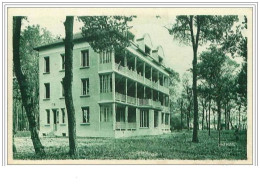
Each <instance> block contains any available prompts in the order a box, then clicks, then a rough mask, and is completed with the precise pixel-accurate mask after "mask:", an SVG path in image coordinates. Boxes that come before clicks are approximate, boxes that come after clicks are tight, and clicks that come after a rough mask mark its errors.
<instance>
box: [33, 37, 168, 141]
mask: <svg viewBox="0 0 260 192" xmlns="http://www.w3.org/2000/svg"><path fill="white" fill-rule="evenodd" d="M36 50H38V51H39V85H40V86H39V87H40V90H39V93H40V96H39V99H40V100H39V106H40V135H41V136H46V135H48V134H53V135H57V136H67V135H68V123H67V112H66V106H65V99H64V89H63V85H62V78H63V77H64V75H65V65H64V61H65V57H64V53H65V49H64V44H63V42H62V41H58V42H55V43H52V44H49V45H45V46H41V47H37V48H36ZM163 63H164V53H163V49H162V47H161V46H158V47H157V48H155V49H153V46H152V42H151V39H150V36H149V35H148V34H145V35H144V36H143V37H142V38H139V39H137V40H136V41H135V42H134V41H133V42H132V43H131V45H130V46H129V47H127V48H126V49H125V50H112V51H103V52H100V53H97V52H95V51H94V50H93V49H92V48H91V47H90V45H89V44H88V43H87V42H85V41H84V39H83V38H82V37H81V35H75V37H74V49H73V90H72V91H73V102H74V108H75V117H76V131H77V136H83V137H126V136H137V135H157V134H162V133H169V132H170V108H169V105H170V102H169V71H168V70H167V69H166V68H165V66H164V64H163Z"/></svg>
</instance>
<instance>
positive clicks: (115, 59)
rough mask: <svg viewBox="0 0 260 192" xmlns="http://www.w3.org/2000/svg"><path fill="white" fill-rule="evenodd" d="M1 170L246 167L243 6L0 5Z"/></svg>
mask: <svg viewBox="0 0 260 192" xmlns="http://www.w3.org/2000/svg"><path fill="white" fill-rule="evenodd" d="M7 15H8V18H7V20H8V77H9V78H8V90H9V92H8V104H9V105H8V164H252V163H253V139H252V138H253V126H252V122H253V119H252V101H253V98H252V97H253V96H252V95H253V94H252V93H253V87H252V85H253V79H252V66H253V54H252V53H253V51H252V47H253V44H252V42H253V35H252V33H253V27H254V26H253V17H252V15H253V9H252V8H250V7H244V8H242V7H240V8H236V7H234V8H232V7H229V8H214V7H212V8H199V7H198V8H196V9H194V8H178V7H174V6H169V7H164V8H159V7H158V8H156V7H147V8H141V7H139V8H138V7H135V8H131V7H121V8H118V7H117V8H116V7H115V8H112V7H107V8H100V7H99V8H98V7H92V8H90V7H87V6H86V7H82V8H76V7H74V8H73V7H72V8H68V7H60V8H58V7H34V8H33V7H20V8H12V7H10V8H8V13H7Z"/></svg>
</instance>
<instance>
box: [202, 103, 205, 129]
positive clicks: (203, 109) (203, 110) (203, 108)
mask: <svg viewBox="0 0 260 192" xmlns="http://www.w3.org/2000/svg"><path fill="white" fill-rule="evenodd" d="M204 112H205V106H204V104H203V100H202V122H201V129H202V130H203V129H204V116H205V113H204Z"/></svg>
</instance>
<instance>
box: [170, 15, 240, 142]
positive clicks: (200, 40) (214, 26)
mask: <svg viewBox="0 0 260 192" xmlns="http://www.w3.org/2000/svg"><path fill="white" fill-rule="evenodd" d="M235 21H238V17H237V16H216V15H212V16H211V15H180V16H177V17H176V20H175V24H173V26H171V28H167V29H168V31H169V33H170V34H171V35H174V37H176V38H178V39H180V41H182V42H184V43H189V42H191V44H192V50H193V60H192V73H193V83H192V90H193V104H194V118H193V121H194V122H193V136H192V141H193V142H198V141H199V140H198V98H197V54H198V48H199V45H202V44H205V43H206V42H208V41H210V42H219V41H221V40H223V37H224V35H225V34H226V32H227V31H230V30H231V27H232V26H233V23H234V22H235ZM195 29H196V33H195Z"/></svg>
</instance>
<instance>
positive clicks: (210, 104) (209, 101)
mask: <svg viewBox="0 0 260 192" xmlns="http://www.w3.org/2000/svg"><path fill="white" fill-rule="evenodd" d="M210 107H211V99H209V136H210Z"/></svg>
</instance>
